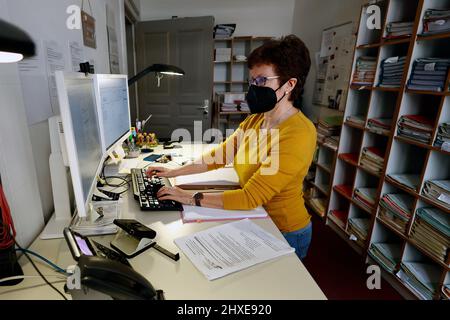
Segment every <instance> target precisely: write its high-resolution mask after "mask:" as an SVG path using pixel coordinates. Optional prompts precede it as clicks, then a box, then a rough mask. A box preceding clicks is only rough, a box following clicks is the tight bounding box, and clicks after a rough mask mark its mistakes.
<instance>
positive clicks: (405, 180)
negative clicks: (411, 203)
mask: <svg viewBox="0 0 450 320" xmlns="http://www.w3.org/2000/svg"><path fill="white" fill-rule="evenodd" d="M388 177H390V178H391V179H392V180H395V181H396V182H398V183H400V184H401V185H403V186H404V187H406V188H409V189H412V190H414V191H417V187H418V186H419V183H420V176H419V175H418V174H388Z"/></svg>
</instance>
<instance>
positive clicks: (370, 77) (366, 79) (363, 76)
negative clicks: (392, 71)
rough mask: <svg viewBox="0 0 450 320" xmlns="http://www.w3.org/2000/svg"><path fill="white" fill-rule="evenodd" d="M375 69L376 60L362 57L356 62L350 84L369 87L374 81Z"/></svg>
mask: <svg viewBox="0 0 450 320" xmlns="http://www.w3.org/2000/svg"><path fill="white" fill-rule="evenodd" d="M376 69H377V58H376V57H367V56H362V57H360V58H359V59H358V61H357V62H356V70H355V74H354V75H353V81H352V84H354V85H361V86H366V85H367V86H371V85H373V83H374V81H375V72H376Z"/></svg>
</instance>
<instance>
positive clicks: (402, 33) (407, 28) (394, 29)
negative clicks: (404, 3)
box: [386, 21, 414, 39]
mask: <svg viewBox="0 0 450 320" xmlns="http://www.w3.org/2000/svg"><path fill="white" fill-rule="evenodd" d="M413 29H414V22H400V21H398V22H390V23H388V24H387V25H386V39H396V38H402V37H408V36H411V35H412V34H413Z"/></svg>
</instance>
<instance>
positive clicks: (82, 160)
mask: <svg viewBox="0 0 450 320" xmlns="http://www.w3.org/2000/svg"><path fill="white" fill-rule="evenodd" d="M55 76H56V86H57V90H58V99H59V106H60V111H61V118H62V123H63V128H64V138H65V141H66V148H67V155H68V158H69V165H70V175H71V177H72V185H73V190H74V195H75V203H76V207H77V214H78V216H79V217H82V218H83V217H86V216H87V215H88V213H89V212H90V204H91V199H92V194H93V192H94V188H96V182H97V176H98V174H99V173H100V171H101V169H102V165H103V161H104V159H105V153H104V152H103V149H102V144H101V137H100V126H99V119H98V115H97V106H96V100H95V93H94V78H93V76H92V75H87V76H86V75H85V74H83V73H63V72H62V71H57V72H56V73H55Z"/></svg>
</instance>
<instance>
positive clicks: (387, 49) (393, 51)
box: [374, 42, 410, 93]
mask: <svg viewBox="0 0 450 320" xmlns="http://www.w3.org/2000/svg"><path fill="white" fill-rule="evenodd" d="M409 45H410V44H409V42H408V43H401V44H396V45H390V46H384V47H382V48H381V51H380V56H379V63H378V67H377V73H376V75H375V84H376V85H375V88H374V89H375V90H382V91H386V92H394V93H398V92H400V89H401V87H402V84H403V80H404V79H405V75H406V72H407V70H408V59H407V56H408V51H409ZM394 57H399V58H401V57H402V58H404V65H403V68H402V70H401V71H399V72H400V73H401V77H400V78H401V81H400V83H399V84H398V86H397V87H393V88H391V87H386V86H380V84H381V80H382V77H381V75H382V73H383V66H384V62H385V60H386V59H389V58H394ZM387 71H390V70H387ZM387 71H385V72H387Z"/></svg>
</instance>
